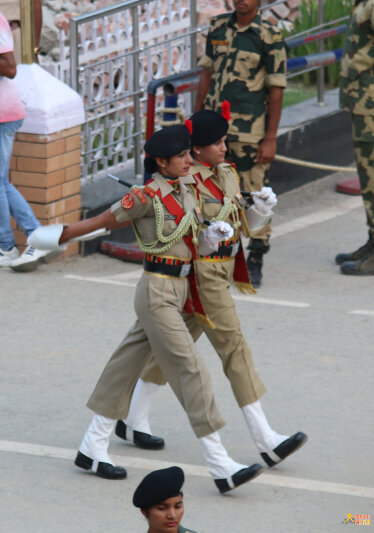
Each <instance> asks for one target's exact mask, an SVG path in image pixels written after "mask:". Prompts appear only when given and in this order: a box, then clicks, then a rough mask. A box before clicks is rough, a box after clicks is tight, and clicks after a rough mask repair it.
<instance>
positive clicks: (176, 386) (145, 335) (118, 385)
mask: <svg viewBox="0 0 374 533" xmlns="http://www.w3.org/2000/svg"><path fill="white" fill-rule="evenodd" d="M189 147H190V135H189V132H188V129H187V128H186V127H185V126H171V127H169V128H164V129H163V130H160V131H159V132H157V133H155V134H154V135H153V136H152V137H151V139H150V140H149V141H148V142H147V143H146V145H145V151H146V152H147V153H148V154H149V155H150V157H148V158H147V159H146V162H145V164H146V168H147V170H148V171H149V172H151V173H153V172H155V171H156V170H158V171H162V172H163V174H164V176H165V177H163V176H162V175H161V174H159V173H158V172H156V173H155V174H154V179H153V180H152V181H151V182H149V183H148V185H147V186H146V187H144V188H143V189H138V188H135V189H134V188H133V189H132V191H131V192H130V193H129V194H126V195H125V196H124V198H123V199H122V200H121V201H119V202H117V203H116V204H114V205H113V206H112V208H111V210H110V211H109V212H108V211H107V212H105V213H104V214H102V215H99V216H98V217H96V219H95V218H94V219H91V222H88V221H83V222H79V223H77V224H74V225H71V226H69V227H67V228H65V229H64V230H63V231H62V235H61V238H60V239H59V241H58V242H59V243H60V244H61V243H63V242H66V241H67V240H69V239H71V238H72V237H76V236H78V235H82V234H83V233H86V232H88V231H92V230H95V229H97V228H101V227H107V228H108V227H113V226H115V225H116V224H122V225H123V224H126V223H128V222H129V221H131V222H132V224H133V226H134V230H135V233H136V236H137V239H138V242H139V244H140V246H141V248H142V250H143V251H144V252H145V253H146V260H145V264H144V267H145V272H144V273H143V275H142V277H141V279H140V281H139V283H138V286H137V289H136V294H135V311H136V314H137V316H138V321H137V322H136V323H135V325H134V327H133V328H132V329H131V330H130V331H129V333H128V334H127V335H126V337H125V339H124V340H123V342H122V343H121V344H120V346H119V347H118V348H117V350H116V351H115V353H114V354H113V356H112V357H111V359H110V361H109V362H108V364H107V366H106V367H105V369H104V371H103V374H102V376H101V378H100V379H99V382H98V384H97V386H96V388H95V391H94V392H93V394H92V396H91V398H90V400H89V402H88V406H89V407H90V408H91V409H93V410H94V412H95V414H94V416H93V418H92V422H91V425H90V427H89V428H88V430H87V431H86V433H85V435H84V437H83V440H82V443H81V445H80V447H79V451H78V455H77V457H76V459H75V464H76V465H77V466H79V467H81V468H84V469H86V470H93V471H94V472H96V473H97V475H99V476H101V477H105V478H108V479H116V478H124V477H126V471H125V469H123V468H121V467H115V466H114V465H113V463H112V461H111V459H110V457H109V455H108V446H109V438H110V434H111V432H112V430H113V428H114V425H115V419H116V418H121V417H125V416H127V411H128V408H129V403H130V398H128V399H126V394H125V391H127V390H132V389H133V388H134V386H135V384H136V382H137V380H138V378H139V376H140V374H141V372H142V369H143V368H144V367H145V365H146V363H147V361H148V359H149V357H150V355H151V351H150V350H152V352H153V354H154V355H155V357H156V360H157V363H158V364H159V365H160V367H161V369H162V372H163V373H164V375H165V376H166V378H167V380H168V382H169V383H170V385H171V387H172V389H173V391H174V393H175V395H176V396H177V398H178V400H179V401H180V403H181V405H182V407H183V408H184V410H185V411H186V413H187V415H188V417H189V421H190V424H191V426H192V429H193V431H194V432H195V434H196V436H197V437H198V438H199V440H200V442H201V444H202V446H203V450H204V456H205V459H206V461H207V463H208V467H209V470H210V472H211V474H212V475H213V477H214V481H215V483H216V486H217V487H218V489H219V490H220V492H226V491H228V490H231V489H233V488H235V487H237V486H239V485H241V484H243V483H245V482H247V481H249V480H250V479H252V478H254V477H256V476H257V475H259V474H260V473H261V472H262V471H263V468H262V467H261V466H260V465H258V464H255V465H252V466H251V467H247V466H245V465H241V464H239V463H236V462H235V461H234V460H233V459H231V458H230V457H229V456H228V454H227V452H226V450H225V448H224V447H223V445H222V444H221V441H220V438H219V435H218V432H217V430H218V429H220V428H221V427H222V426H223V425H224V421H223V419H222V417H221V416H220V413H219V412H218V409H217V407H216V403H215V400H214V397H213V392H212V386H211V381H210V376H209V374H208V371H207V369H206V367H205V365H204V363H203V361H202V359H201V357H200V356H199V355H198V354H197V352H196V348H195V344H194V342H193V339H192V337H191V335H190V334H189V332H188V329H187V327H186V325H185V323H184V321H183V318H182V310H183V307H184V305H185V302H186V300H187V296H188V290H189V284H188V281H187V274H188V272H189V269H190V268H191V260H192V259H193V257H194V255H195V252H194V250H195V246H196V245H197V233H198V229H199V228H198V224H197V217H196V215H195V207H196V190H195V187H194V186H193V184H194V179H193V177H192V176H189V175H188V173H189V167H190V164H191V162H192V160H191V158H190V155H189ZM166 176H168V178H169V179H165V178H166ZM169 215H171V217H169ZM227 230H229V231H231V228H230V226H229V225H227V224H225V223H224V222H217V224H216V225H212V226H210V227H209V228H208V229H207V230H206V231H205V232H200V235H199V240H200V241H201V242H202V243H203V244H204V245H205V246H206V245H207V244H209V243H210V244H209V246H210V248H209V249H210V251H212V250H214V248H215V247H216V245H218V242H219V241H220V240H221V239H222V237H223V236H224V234H225V233H226V231H227ZM46 232H48V227H47V228H41V229H40V228H39V230H38V232H35V235H34V236H33V238H31V240H30V244H32V245H35V244H36V243H37V244H38V245H41V242H40V238H39V239H38V237H40V236H43V235H44V234H45V233H46ZM50 244H51V243H48V246H50ZM209 246H208V247H209ZM191 287H192V283H191ZM193 294H194V305H195V306H196V307H197V306H198V304H199V301H198V294H197V293H196V291H195V292H194V293H193ZM197 309H198V310H199V312H200V314H202V315H203V308H202V307H201V304H200V306H199V307H197ZM203 318H204V317H203ZM146 343H148V344H149V346H150V349H148V351H147V350H143V346H144V345H145V344H146ZM119 415H120V416H119Z"/></svg>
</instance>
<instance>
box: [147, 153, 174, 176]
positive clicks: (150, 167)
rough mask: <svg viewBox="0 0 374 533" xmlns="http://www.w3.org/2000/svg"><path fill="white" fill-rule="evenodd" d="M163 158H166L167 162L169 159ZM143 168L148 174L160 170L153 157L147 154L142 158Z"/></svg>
mask: <svg viewBox="0 0 374 533" xmlns="http://www.w3.org/2000/svg"><path fill="white" fill-rule="evenodd" d="M163 159H166V161H167V162H168V163H169V161H170V157H164V158H163ZM144 168H145V169H146V171H147V172H148V173H149V174H154V173H155V172H157V171H160V168H159V166H158V164H157V162H156V159H155V158H154V157H151V156H150V155H148V156H147V157H146V158H145V159H144Z"/></svg>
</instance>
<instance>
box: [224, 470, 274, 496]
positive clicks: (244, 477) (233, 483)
mask: <svg viewBox="0 0 374 533" xmlns="http://www.w3.org/2000/svg"><path fill="white" fill-rule="evenodd" d="M263 471H264V468H263V467H262V466H261V465H259V464H258V463H255V464H253V465H251V466H249V467H248V468H242V470H239V471H238V472H235V474H233V475H232V476H231V477H230V478H226V479H215V480H214V483H215V484H216V487H217V488H218V490H219V491H220V493H221V494H224V493H225V492H229V491H230V490H233V489H236V487H239V486H240V485H243V484H244V483H248V481H252V479H254V478H255V477H257V476H259V475H260V474H262V472H263Z"/></svg>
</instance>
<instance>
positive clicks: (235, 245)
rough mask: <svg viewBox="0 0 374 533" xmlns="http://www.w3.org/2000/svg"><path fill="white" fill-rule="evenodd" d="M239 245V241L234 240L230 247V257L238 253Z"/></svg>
mask: <svg viewBox="0 0 374 533" xmlns="http://www.w3.org/2000/svg"><path fill="white" fill-rule="evenodd" d="M239 246H240V243H239V242H236V243H235V244H233V247H232V249H231V257H234V256H235V255H236V254H237V253H238V251H239Z"/></svg>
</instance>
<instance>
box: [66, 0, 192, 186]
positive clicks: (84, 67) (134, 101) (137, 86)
mask: <svg viewBox="0 0 374 533" xmlns="http://www.w3.org/2000/svg"><path fill="white" fill-rule="evenodd" d="M194 1H195V0H174V1H173V0H167V1H165V0H163V1H161V0H153V1H148V0H132V1H130V2H124V3H121V4H116V5H115V6H113V7H110V8H104V9H101V10H99V11H95V12H94V13H91V14H86V15H82V16H80V17H76V18H75V19H72V20H71V22H70V63H71V71H70V84H71V86H72V87H73V88H74V89H75V90H77V91H78V92H79V94H80V95H81V96H82V98H83V100H84V106H85V113H86V122H85V124H84V126H83V130H82V177H83V178H84V179H88V178H97V177H100V176H101V175H105V174H107V173H108V171H111V172H115V171H116V170H117V169H120V168H123V167H124V166H125V165H126V162H127V161H129V160H130V159H133V158H134V159H135V173H136V175H137V176H138V177H140V174H141V158H140V152H141V151H140V147H141V145H142V143H143V139H144V127H145V124H144V117H145V116H146V109H145V101H146V99H145V89H146V87H147V85H148V83H149V82H150V81H151V80H152V79H154V78H161V77H164V76H166V75H168V74H173V73H177V72H182V71H185V70H188V69H190V68H191V67H192V66H194V64H193V62H194V58H196V44H195V36H196V31H198V30H197V28H196V7H195V3H194ZM185 105H187V108H186V112H187V113H188V112H190V105H189V104H188V102H187V103H185Z"/></svg>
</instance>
